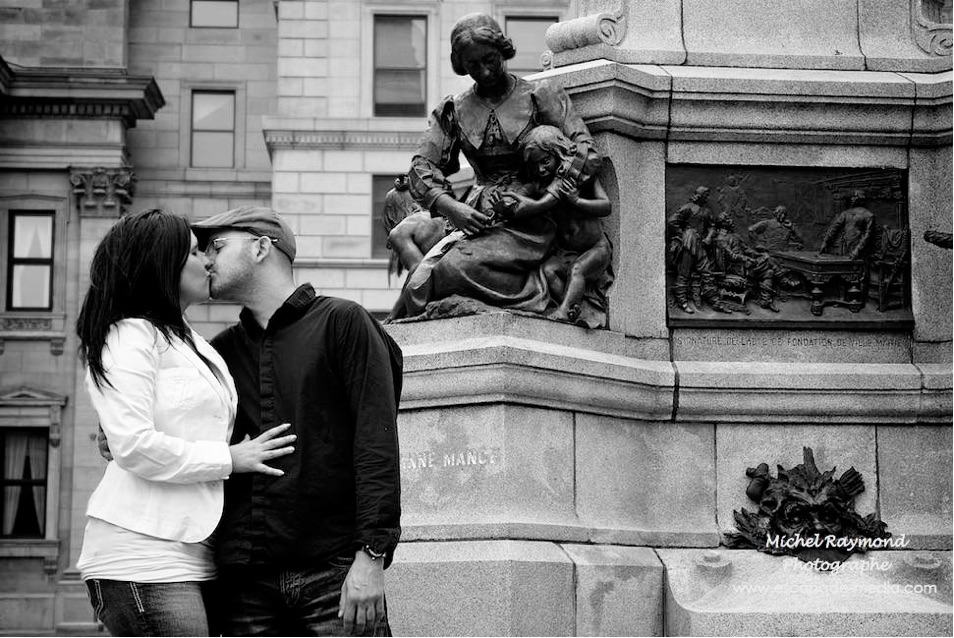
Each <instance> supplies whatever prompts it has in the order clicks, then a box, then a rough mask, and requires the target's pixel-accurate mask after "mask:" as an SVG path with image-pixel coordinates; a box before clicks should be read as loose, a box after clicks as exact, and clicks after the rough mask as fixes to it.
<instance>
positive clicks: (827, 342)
mask: <svg viewBox="0 0 954 638" xmlns="http://www.w3.org/2000/svg"><path fill="white" fill-rule="evenodd" d="M672 332H673V335H672V345H673V359H675V360H677V361H763V362H770V361H775V362H792V363H898V364H900V363H908V362H910V360H911V337H910V334H909V333H907V332H887V331H885V332H873V331H866V332H864V333H858V332H851V333H846V332H844V331H825V330H799V331H797V332H795V331H783V330H760V329H756V328H752V329H745V330H742V329H735V330H730V329H719V328H704V329H698V328H680V329H674V330H673V331H672Z"/></svg>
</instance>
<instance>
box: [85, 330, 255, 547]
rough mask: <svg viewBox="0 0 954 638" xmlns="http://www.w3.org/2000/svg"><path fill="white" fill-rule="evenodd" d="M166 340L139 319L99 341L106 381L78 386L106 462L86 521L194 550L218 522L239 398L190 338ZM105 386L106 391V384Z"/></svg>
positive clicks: (218, 362) (207, 349) (216, 363)
mask: <svg viewBox="0 0 954 638" xmlns="http://www.w3.org/2000/svg"><path fill="white" fill-rule="evenodd" d="M192 338H193V340H194V341H195V345H196V348H197V349H198V351H199V352H200V353H201V354H202V357H205V359H206V360H207V361H208V362H209V363H210V364H211V366H212V368H214V371H213V369H210V366H209V365H207V364H206V363H205V362H204V361H203V360H202V357H200V356H198V354H196V352H195V351H194V350H193V349H192V348H191V347H189V345H188V344H187V343H184V342H183V341H181V340H179V339H177V338H175V337H173V338H171V340H169V341H167V340H166V339H165V338H164V337H163V336H162V334H161V333H160V332H159V331H158V330H156V328H155V326H153V325H152V323H150V322H149V321H147V320H145V319H123V320H122V321H119V322H117V323H116V325H114V326H113V328H112V329H111V330H110V332H109V335H108V336H107V338H106V347H105V348H104V349H103V355H102V359H103V368H104V369H105V372H106V380H108V382H109V384H106V383H104V384H103V385H102V386H101V387H97V386H96V384H95V383H93V380H92V376H91V375H90V374H89V372H87V375H86V385H87V388H88V390H89V395H90V398H91V400H92V403H93V407H94V408H95V409H96V412H97V414H98V415H99V419H100V425H101V426H102V428H103V431H104V432H105V433H106V439H107V441H108V442H109V449H110V452H111V453H112V455H113V460H112V461H110V462H109V463H108V464H107V466H106V473H105V474H104V476H103V479H102V481H101V482H100V484H99V486H98V487H97V488H96V490H95V491H94V492H93V494H92V496H91V497H90V500H89V506H88V508H87V511H86V514H87V516H90V517H93V518H98V519H101V520H104V521H106V522H108V523H112V524H113V525H118V526H120V527H123V528H125V529H128V530H131V531H134V532H138V533H141V534H147V535H149V536H154V537H158V538H162V539H167V540H173V541H182V542H187V543H195V542H199V541H201V540H203V539H205V538H207V537H208V536H209V535H210V534H211V533H212V532H213V530H214V529H215V527H216V525H217V524H218V521H219V518H220V517H221V516H222V506H223V492H224V486H223V480H224V479H225V478H227V477H228V475H229V474H230V473H231V471H232V461H231V455H230V454H229V449H228V441H229V436H230V435H231V430H232V423H233V422H234V419H235V410H236V403H237V397H236V393H235V385H234V383H233V381H232V377H231V376H230V375H229V373H228V369H227V368H226V366H225V362H224V361H223V360H222V358H221V357H220V356H219V355H218V353H216V352H215V350H214V349H213V348H212V347H211V346H210V345H209V344H208V343H207V342H206V341H205V340H204V339H203V338H202V337H201V336H200V335H199V334H198V333H196V332H194V331H193V332H192ZM110 384H111V385H110Z"/></svg>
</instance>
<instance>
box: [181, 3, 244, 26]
mask: <svg viewBox="0 0 954 638" xmlns="http://www.w3.org/2000/svg"><path fill="white" fill-rule="evenodd" d="M196 2H206V3H221V4H226V3H227V4H231V5H235V25H233V26H225V25H221V24H196V23H195V4H196ZM240 15H241V6H240V3H239V0H189V28H190V29H238V28H239V25H240V24H241V18H240Z"/></svg>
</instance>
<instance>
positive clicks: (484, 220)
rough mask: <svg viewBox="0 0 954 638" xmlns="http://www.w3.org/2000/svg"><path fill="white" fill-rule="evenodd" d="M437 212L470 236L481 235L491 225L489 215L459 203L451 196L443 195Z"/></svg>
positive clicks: (439, 199)
mask: <svg viewBox="0 0 954 638" xmlns="http://www.w3.org/2000/svg"><path fill="white" fill-rule="evenodd" d="M437 210H438V211H439V212H440V213H441V214H442V215H444V217H447V218H448V219H449V220H451V221H452V222H453V223H454V226H456V227H457V228H459V229H460V230H462V231H464V234H466V235H468V236H470V235H477V234H479V233H480V232H481V231H483V230H484V228H486V227H487V224H489V223H490V218H489V217H488V216H487V215H484V214H483V213H481V212H480V211H479V210H477V209H476V208H473V207H472V206H468V205H467V204H465V203H463V202H459V201H457V200H456V199H454V198H453V197H451V196H450V195H441V197H439V198H438V199H437Z"/></svg>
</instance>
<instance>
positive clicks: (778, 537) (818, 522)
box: [725, 447, 891, 564]
mask: <svg viewBox="0 0 954 638" xmlns="http://www.w3.org/2000/svg"><path fill="white" fill-rule="evenodd" d="M802 454H803V459H804V460H803V462H802V463H801V464H800V465H796V466H795V467H793V468H792V469H790V470H786V469H785V468H784V467H782V466H781V465H779V466H778V475H777V476H772V475H771V474H770V473H769V468H768V465H767V464H765V463H761V464H759V466H758V467H755V468H751V467H750V468H748V469H747V470H746V471H745V474H746V476H748V477H749V479H751V480H750V481H749V487H748V489H747V490H746V495H747V496H748V497H749V499H750V500H752V501H753V502H755V503H757V504H758V510H756V511H755V512H749V511H748V510H746V509H744V508H743V509H742V511H741V512H739V511H738V510H736V511H734V512H733V515H734V517H735V525H736V528H737V529H738V530H739V531H738V532H730V533H728V534H726V535H725V544H726V545H727V546H728V547H734V548H755V549H758V550H759V551H760V552H766V553H768V554H777V555H778V554H788V555H791V556H796V557H798V558H799V559H800V560H803V561H806V562H811V561H813V560H815V559H820V560H824V561H826V562H829V563H835V564H837V563H840V562H842V561H844V560H846V559H847V558H848V557H849V556H850V555H851V554H852V553H855V552H861V553H863V552H864V551H865V550H866V549H868V548H874V547H879V546H882V545H883V543H879V542H874V543H872V542H871V541H884V540H886V539H889V538H891V534H890V532H888V531H887V525H886V524H885V523H884V522H883V521H882V520H880V519H879V518H878V517H877V515H876V514H868V515H867V516H865V517H862V516H860V515H859V514H858V513H857V512H855V506H854V500H855V497H857V496H858V495H859V494H861V493H862V492H864V491H865V483H864V480H862V478H861V474H859V473H858V471H857V470H855V468H853V467H852V468H849V469H848V470H847V471H846V472H844V473H843V474H842V475H841V477H840V478H837V479H836V478H834V474H835V468H832V469H831V470H828V471H827V472H819V471H818V467H817V466H816V465H815V455H814V454H813V453H812V449H811V448H809V447H806V448H803V451H802Z"/></svg>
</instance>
